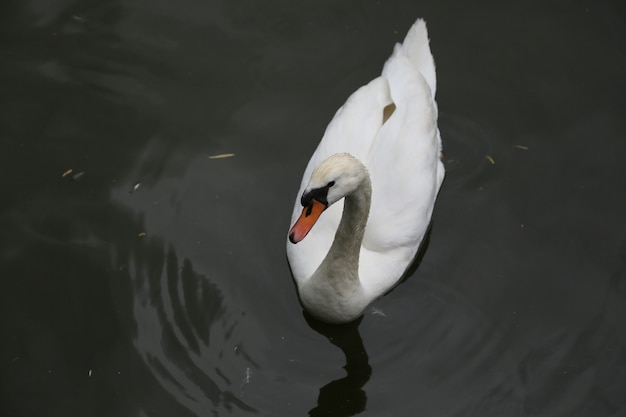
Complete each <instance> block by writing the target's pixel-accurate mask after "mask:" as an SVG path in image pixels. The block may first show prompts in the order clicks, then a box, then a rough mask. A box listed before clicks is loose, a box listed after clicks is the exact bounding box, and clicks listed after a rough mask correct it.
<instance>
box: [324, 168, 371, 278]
mask: <svg viewBox="0 0 626 417" xmlns="http://www.w3.org/2000/svg"><path fill="white" fill-rule="evenodd" d="M371 200H372V184H371V181H370V178H369V175H368V174H365V176H364V177H363V180H362V181H361V183H360V184H359V186H358V187H357V188H356V190H354V192H352V193H351V194H348V195H347V196H346V197H345V199H344V204H343V214H342V216H341V221H340V222H339V227H338V228H337V232H336V233H335V240H334V241H333V244H332V246H331V247H330V249H329V251H328V254H326V257H325V258H324V260H323V261H322V263H321V264H320V266H319V268H318V271H317V272H320V273H322V274H323V275H325V276H326V279H331V280H336V281H354V280H356V281H358V280H359V254H360V253H361V244H362V243H363V235H364V233H365V225H366V223H367V217H368V216H369V212H370V205H371Z"/></svg>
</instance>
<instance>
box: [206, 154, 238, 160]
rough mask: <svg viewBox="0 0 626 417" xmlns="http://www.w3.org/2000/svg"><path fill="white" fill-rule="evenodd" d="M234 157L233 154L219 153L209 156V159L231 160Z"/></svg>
mask: <svg viewBox="0 0 626 417" xmlns="http://www.w3.org/2000/svg"><path fill="white" fill-rule="evenodd" d="M233 156H235V154H234V153H221V154H218V155H209V159H223V158H232V157H233Z"/></svg>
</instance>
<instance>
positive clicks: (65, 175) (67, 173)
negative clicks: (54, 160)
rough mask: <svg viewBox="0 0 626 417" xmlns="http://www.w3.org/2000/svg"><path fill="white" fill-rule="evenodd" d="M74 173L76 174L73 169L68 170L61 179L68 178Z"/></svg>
mask: <svg viewBox="0 0 626 417" xmlns="http://www.w3.org/2000/svg"><path fill="white" fill-rule="evenodd" d="M72 172H74V170H73V169H72V168H70V169H68V170H67V171H65V172H64V173H63V175H61V178H65V177H67V176H68V175H70V174H71V173H72Z"/></svg>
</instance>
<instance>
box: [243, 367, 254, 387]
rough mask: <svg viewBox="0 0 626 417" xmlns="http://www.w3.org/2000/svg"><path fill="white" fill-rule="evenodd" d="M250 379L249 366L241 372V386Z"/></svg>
mask: <svg viewBox="0 0 626 417" xmlns="http://www.w3.org/2000/svg"><path fill="white" fill-rule="evenodd" d="M251 380H252V371H251V370H250V368H246V372H244V374H243V379H242V380H241V386H242V387H243V386H244V385H247V384H249V383H250V381H251Z"/></svg>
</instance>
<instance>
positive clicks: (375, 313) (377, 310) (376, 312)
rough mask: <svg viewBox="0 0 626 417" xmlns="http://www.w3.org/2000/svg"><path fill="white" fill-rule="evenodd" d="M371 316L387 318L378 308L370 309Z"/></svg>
mask: <svg viewBox="0 0 626 417" xmlns="http://www.w3.org/2000/svg"><path fill="white" fill-rule="evenodd" d="M372 316H383V317H387V315H386V314H385V312H384V311H382V310H381V309H379V308H376V307H372Z"/></svg>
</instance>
